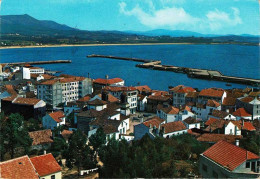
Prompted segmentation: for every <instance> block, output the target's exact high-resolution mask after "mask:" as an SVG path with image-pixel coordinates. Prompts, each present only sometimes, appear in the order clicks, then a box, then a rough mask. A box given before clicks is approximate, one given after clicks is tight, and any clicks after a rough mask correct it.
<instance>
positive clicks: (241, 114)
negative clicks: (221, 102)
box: [233, 108, 252, 117]
mask: <svg viewBox="0 0 260 179" xmlns="http://www.w3.org/2000/svg"><path fill="white" fill-rule="evenodd" d="M233 115H234V116H239V117H250V116H252V115H251V114H249V113H247V112H246V110H245V108H239V109H237V110H236V111H235V112H233Z"/></svg>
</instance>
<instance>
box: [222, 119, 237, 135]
mask: <svg viewBox="0 0 260 179" xmlns="http://www.w3.org/2000/svg"><path fill="white" fill-rule="evenodd" d="M225 134H226V135H241V130H240V129H238V127H237V126H235V125H234V124H233V123H232V122H229V123H228V125H227V126H226V127H225Z"/></svg>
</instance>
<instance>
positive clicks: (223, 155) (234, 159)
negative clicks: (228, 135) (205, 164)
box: [202, 141, 259, 171]
mask: <svg viewBox="0 0 260 179" xmlns="http://www.w3.org/2000/svg"><path fill="white" fill-rule="evenodd" d="M202 155H203V156H205V157H207V158H209V159H210V160H213V161H214V162H216V163H218V164H219V165H221V166H223V167H225V168H226V169H228V170H230V171H233V170H234V169H236V168H237V167H238V166H239V165H241V164H242V163H244V162H245V161H247V160H250V159H259V156H258V155H256V154H254V153H252V152H250V151H247V150H245V149H242V148H240V147H238V146H236V145H233V144H230V143H228V142H225V141H219V142H218V143H216V144H215V145H213V146H212V147H210V148H209V149H208V150H206V151H205V152H203V153H202Z"/></svg>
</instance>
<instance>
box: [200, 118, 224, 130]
mask: <svg viewBox="0 0 260 179" xmlns="http://www.w3.org/2000/svg"><path fill="white" fill-rule="evenodd" d="M227 124H228V121H226V120H224V119H219V120H216V121H215V122H212V123H211V124H210V125H209V126H208V127H207V128H206V129H205V131H208V132H212V131H214V130H216V129H222V128H224V127H225V125H227Z"/></svg>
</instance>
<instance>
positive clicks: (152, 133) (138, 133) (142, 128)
mask: <svg viewBox="0 0 260 179" xmlns="http://www.w3.org/2000/svg"><path fill="white" fill-rule="evenodd" d="M164 123H165V121H164V120H163V119H161V118H159V117H152V118H149V119H147V120H146V121H145V122H143V123H140V124H137V125H135V126H134V140H140V139H141V138H142V137H143V136H145V135H148V136H149V137H151V138H155V137H156V136H158V135H159V132H160V126H161V125H162V124H164Z"/></svg>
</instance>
